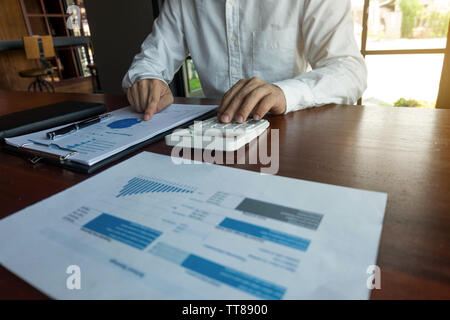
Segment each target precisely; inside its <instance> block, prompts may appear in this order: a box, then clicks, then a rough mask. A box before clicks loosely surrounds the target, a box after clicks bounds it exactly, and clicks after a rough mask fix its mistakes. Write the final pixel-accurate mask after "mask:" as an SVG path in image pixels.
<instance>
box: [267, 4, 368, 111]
mask: <svg viewBox="0 0 450 320" xmlns="http://www.w3.org/2000/svg"><path fill="white" fill-rule="evenodd" d="M337 3H339V4H337ZM303 14H304V16H303V20H302V26H301V30H302V31H301V32H302V36H303V40H304V48H305V55H306V57H307V59H308V62H309V64H310V65H311V67H312V71H310V72H307V73H304V74H302V75H300V76H298V77H296V78H294V79H288V80H283V81H279V82H275V83H274V84H275V85H277V86H278V87H280V88H281V89H282V90H283V92H284V94H285V96H286V103H287V111H286V113H287V112H292V111H296V110H299V109H304V108H309V107H314V106H322V105H325V104H330V103H336V104H354V103H355V102H356V101H357V100H358V99H359V98H360V97H361V96H362V94H363V92H364V90H365V89H366V87H367V69H366V65H365V62H364V59H363V57H362V55H361V53H360V51H359V48H358V45H357V44H356V40H355V37H354V31H353V20H352V16H351V3H350V0H339V1H336V0H305V7H304V12H303Z"/></svg>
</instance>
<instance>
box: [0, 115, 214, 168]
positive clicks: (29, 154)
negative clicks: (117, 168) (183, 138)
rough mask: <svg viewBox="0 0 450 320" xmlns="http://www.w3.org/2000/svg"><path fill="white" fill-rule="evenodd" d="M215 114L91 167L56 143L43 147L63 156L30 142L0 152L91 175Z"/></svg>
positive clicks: (162, 134) (72, 150)
mask: <svg viewBox="0 0 450 320" xmlns="http://www.w3.org/2000/svg"><path fill="white" fill-rule="evenodd" d="M216 114H217V110H211V111H209V112H207V113H205V114H203V115H201V116H200V117H197V118H196V119H194V120H191V121H188V122H186V123H184V124H183V125H181V126H178V127H176V128H173V129H170V130H167V131H165V132H163V133H160V134H158V135H156V136H154V137H152V138H150V139H148V140H146V141H143V142H141V143H138V144H135V145H133V146H131V147H129V148H127V149H125V150H123V151H121V152H118V153H116V154H114V155H112V156H110V157H108V158H106V159H104V160H102V161H99V162H97V163H95V164H93V165H90V166H89V165H85V164H82V163H79V162H75V161H72V160H71V159H70V158H71V157H72V156H73V155H75V154H76V153H77V151H76V150H74V149H67V148H63V147H61V146H59V145H58V144H56V143H52V144H50V145H45V146H46V147H55V148H57V149H59V150H61V151H65V152H66V153H65V154H64V155H55V154H54V153H50V152H45V151H40V150H35V149H31V148H29V146H30V145H33V144H36V143H32V142H30V143H26V144H24V145H22V146H20V147H14V146H11V145H8V144H6V143H5V142H4V141H3V142H2V150H4V151H6V152H8V153H10V154H14V155H18V156H21V157H26V158H28V160H29V161H30V163H31V164H32V165H35V164H37V163H40V162H45V163H48V164H52V165H56V166H59V167H62V168H64V169H68V170H70V171H74V172H78V173H83V174H92V173H94V172H96V171H98V170H99V169H101V168H103V167H105V166H107V165H109V164H111V163H113V162H115V161H118V160H120V159H121V158H123V157H126V156H128V155H130V154H132V153H134V152H136V151H138V150H140V149H142V148H144V147H146V146H148V145H150V144H152V143H155V142H158V141H160V140H163V139H164V137H165V136H166V135H168V134H171V133H172V132H174V131H175V130H177V129H180V128H185V127H186V128H187V127H188V126H190V125H192V124H193V123H194V122H195V121H203V120H206V119H209V118H211V117H213V116H214V115H216ZM37 144H38V145H41V144H39V143H37ZM41 146H43V145H41Z"/></svg>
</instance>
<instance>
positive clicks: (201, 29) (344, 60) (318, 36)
mask: <svg viewBox="0 0 450 320" xmlns="http://www.w3.org/2000/svg"><path fill="white" fill-rule="evenodd" d="M350 8H351V4H350V0H166V1H165V3H164V6H163V8H162V10H161V14H160V16H159V17H158V18H157V19H156V20H155V23H154V26H153V32H152V33H151V34H150V35H149V36H148V37H147V39H146V40H145V41H144V43H143V44H142V51H141V52H140V53H139V54H138V55H136V57H135V58H134V61H133V63H132V65H131V67H130V69H129V71H128V72H127V74H126V75H125V77H124V79H123V87H124V88H129V87H130V86H132V84H133V83H134V82H135V81H137V80H141V79H152V78H154V79H160V80H163V81H164V82H166V83H170V82H171V81H172V79H173V76H174V74H175V73H176V71H177V70H178V69H179V68H180V66H181V64H182V62H183V61H184V60H185V59H186V57H187V56H188V55H189V54H190V55H191V56H192V58H193V60H194V62H195V66H196V68H197V71H198V74H199V77H200V81H201V84H202V87H203V91H204V93H205V95H206V96H207V97H208V98H218V99H221V98H222V96H223V94H224V93H225V92H226V91H228V89H230V88H231V87H232V86H233V85H234V84H235V83H236V82H237V81H239V80H240V79H243V78H251V77H259V78H261V79H262V80H264V81H266V82H269V83H272V84H275V85H277V86H279V87H280V88H281V89H282V90H283V92H284V94H285V96H286V101H287V112H290V111H294V110H299V109H302V108H307V107H312V106H320V105H324V104H329V103H338V104H353V103H355V102H356V101H357V99H359V98H360V97H361V96H362V93H363V92H364V90H365V88H366V81H367V71H366V66H365V63H364V59H363V57H362V56H361V54H360V52H359V49H358V46H357V44H356V41H355V38H354V33H353V21H352V17H351V10H350Z"/></svg>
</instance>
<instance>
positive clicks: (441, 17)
mask: <svg viewBox="0 0 450 320" xmlns="http://www.w3.org/2000/svg"><path fill="white" fill-rule="evenodd" d="M424 18H425V19H426V21H427V22H426V27H427V29H429V30H430V36H431V37H433V38H444V37H446V36H447V31H448V24H449V21H450V12H439V11H436V10H427V11H426V12H424Z"/></svg>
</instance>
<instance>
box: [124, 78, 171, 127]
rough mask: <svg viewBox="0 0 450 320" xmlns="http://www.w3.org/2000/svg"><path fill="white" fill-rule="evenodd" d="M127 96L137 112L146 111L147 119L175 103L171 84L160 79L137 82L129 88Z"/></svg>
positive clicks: (145, 118) (145, 116)
mask: <svg viewBox="0 0 450 320" xmlns="http://www.w3.org/2000/svg"><path fill="white" fill-rule="evenodd" d="M127 98H128V102H129V103H130V104H131V106H132V107H133V108H134V109H135V110H136V111H137V112H144V120H145V121H147V120H150V119H151V118H152V117H153V115H154V114H155V113H158V112H160V111H161V110H163V109H164V108H166V107H168V106H170V105H171V104H172V103H173V95H172V92H171V91H170V88H169V86H168V85H167V84H165V83H164V82H163V81H161V80H158V79H144V80H140V81H137V82H135V83H134V84H133V86H132V87H131V88H128V89H127Z"/></svg>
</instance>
